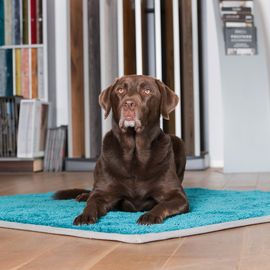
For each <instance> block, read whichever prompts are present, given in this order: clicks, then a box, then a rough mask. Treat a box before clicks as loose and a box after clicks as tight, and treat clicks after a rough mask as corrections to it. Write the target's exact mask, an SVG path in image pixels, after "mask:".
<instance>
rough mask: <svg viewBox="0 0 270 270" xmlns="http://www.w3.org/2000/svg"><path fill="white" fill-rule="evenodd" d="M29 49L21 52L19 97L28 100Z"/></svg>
mask: <svg viewBox="0 0 270 270" xmlns="http://www.w3.org/2000/svg"><path fill="white" fill-rule="evenodd" d="M29 57H30V54H29V49H22V50H21V95H22V96H23V97H25V98H30V70H29V68H30V67H29Z"/></svg>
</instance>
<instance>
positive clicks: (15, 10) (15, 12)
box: [12, 0, 22, 45]
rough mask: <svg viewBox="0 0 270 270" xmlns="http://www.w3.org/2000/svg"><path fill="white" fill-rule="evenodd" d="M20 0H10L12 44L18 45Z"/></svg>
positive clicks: (19, 35)
mask: <svg viewBox="0 0 270 270" xmlns="http://www.w3.org/2000/svg"><path fill="white" fill-rule="evenodd" d="M20 13H21V1H20V0H12V22H13V25H12V28H13V29H12V44H14V45H19V44H21V43H22V40H21V37H22V36H21V16H20Z"/></svg>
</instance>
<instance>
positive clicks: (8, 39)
mask: <svg viewBox="0 0 270 270" xmlns="http://www.w3.org/2000/svg"><path fill="white" fill-rule="evenodd" d="M4 12H5V15H4V16H5V17H4V18H5V45H12V1H11V0H5V2H4Z"/></svg>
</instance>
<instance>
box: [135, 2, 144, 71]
mask: <svg viewBox="0 0 270 270" xmlns="http://www.w3.org/2000/svg"><path fill="white" fill-rule="evenodd" d="M135 32H136V73H137V74H142V73H143V63H142V6H141V0H135Z"/></svg>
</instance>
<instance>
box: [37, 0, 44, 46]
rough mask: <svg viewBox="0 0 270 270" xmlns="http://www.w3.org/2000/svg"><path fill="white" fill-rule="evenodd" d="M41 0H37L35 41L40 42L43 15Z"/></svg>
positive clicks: (41, 41) (41, 40) (41, 39)
mask: <svg viewBox="0 0 270 270" xmlns="http://www.w3.org/2000/svg"><path fill="white" fill-rule="evenodd" d="M42 1H43V0H37V20H36V24H37V26H36V27H37V43H38V44H42V43H43V15H42V10H43V6H42Z"/></svg>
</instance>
